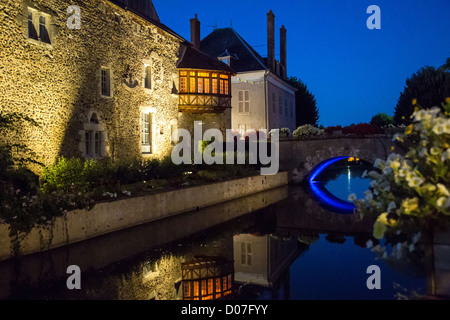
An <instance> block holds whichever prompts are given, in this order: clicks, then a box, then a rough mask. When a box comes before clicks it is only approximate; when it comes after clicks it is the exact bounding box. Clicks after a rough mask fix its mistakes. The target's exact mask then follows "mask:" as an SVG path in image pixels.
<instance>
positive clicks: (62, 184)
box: [41, 157, 86, 192]
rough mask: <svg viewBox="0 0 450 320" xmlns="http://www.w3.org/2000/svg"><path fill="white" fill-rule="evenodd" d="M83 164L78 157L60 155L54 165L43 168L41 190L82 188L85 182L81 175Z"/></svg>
mask: <svg viewBox="0 0 450 320" xmlns="http://www.w3.org/2000/svg"><path fill="white" fill-rule="evenodd" d="M83 169H84V164H83V162H82V161H81V159H79V158H70V159H66V158H64V157H60V158H59V159H58V161H57V162H56V164H55V165H53V166H50V167H47V168H45V169H44V172H43V174H42V182H41V186H42V191H44V192H52V191H55V190H63V191H70V190H71V189H73V188H74V187H75V188H77V189H83V190H84V188H85V187H86V182H85V179H84V176H83Z"/></svg>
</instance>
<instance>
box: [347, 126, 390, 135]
mask: <svg viewBox="0 0 450 320" xmlns="http://www.w3.org/2000/svg"><path fill="white" fill-rule="evenodd" d="M342 133H344V134H348V133H353V134H380V133H384V130H383V129H381V128H380V127H377V126H375V125H373V124H370V123H358V124H351V125H349V126H346V127H344V128H342Z"/></svg>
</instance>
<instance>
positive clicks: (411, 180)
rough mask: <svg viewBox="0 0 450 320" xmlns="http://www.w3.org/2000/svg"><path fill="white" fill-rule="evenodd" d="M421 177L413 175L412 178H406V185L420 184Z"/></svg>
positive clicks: (416, 185) (413, 186)
mask: <svg viewBox="0 0 450 320" xmlns="http://www.w3.org/2000/svg"><path fill="white" fill-rule="evenodd" d="M422 182H423V179H422V178H420V177H413V178H412V179H410V180H408V186H410V187H411V188H415V187H418V186H420V185H421V184H422Z"/></svg>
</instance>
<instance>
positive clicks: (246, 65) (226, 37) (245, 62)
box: [200, 28, 268, 72]
mask: <svg viewBox="0 0 450 320" xmlns="http://www.w3.org/2000/svg"><path fill="white" fill-rule="evenodd" d="M200 50H201V51H203V52H206V53H207V54H209V55H210V56H213V57H219V56H223V53H224V52H226V51H228V52H229V53H230V56H231V62H230V66H231V68H232V69H233V70H235V71H236V72H245V71H254V70H266V69H268V68H267V66H266V64H265V62H264V59H263V58H262V57H261V56H260V55H259V54H258V53H257V52H256V51H255V50H254V49H253V48H252V47H251V46H250V45H249V44H248V43H247V42H246V41H245V40H244V39H243V38H242V37H241V36H240V35H239V34H238V33H237V32H236V31H235V30H234V29H233V28H221V29H216V30H214V31H213V32H211V33H210V34H209V35H208V36H206V38H204V39H203V40H202V41H201V42H200Z"/></svg>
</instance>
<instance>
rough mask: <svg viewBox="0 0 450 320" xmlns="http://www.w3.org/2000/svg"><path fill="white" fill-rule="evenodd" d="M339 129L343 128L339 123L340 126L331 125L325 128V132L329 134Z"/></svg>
mask: <svg viewBox="0 0 450 320" xmlns="http://www.w3.org/2000/svg"><path fill="white" fill-rule="evenodd" d="M337 130H342V126H340V125H338V126H329V127H326V128H325V133H327V134H332V133H333V131H337Z"/></svg>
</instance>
